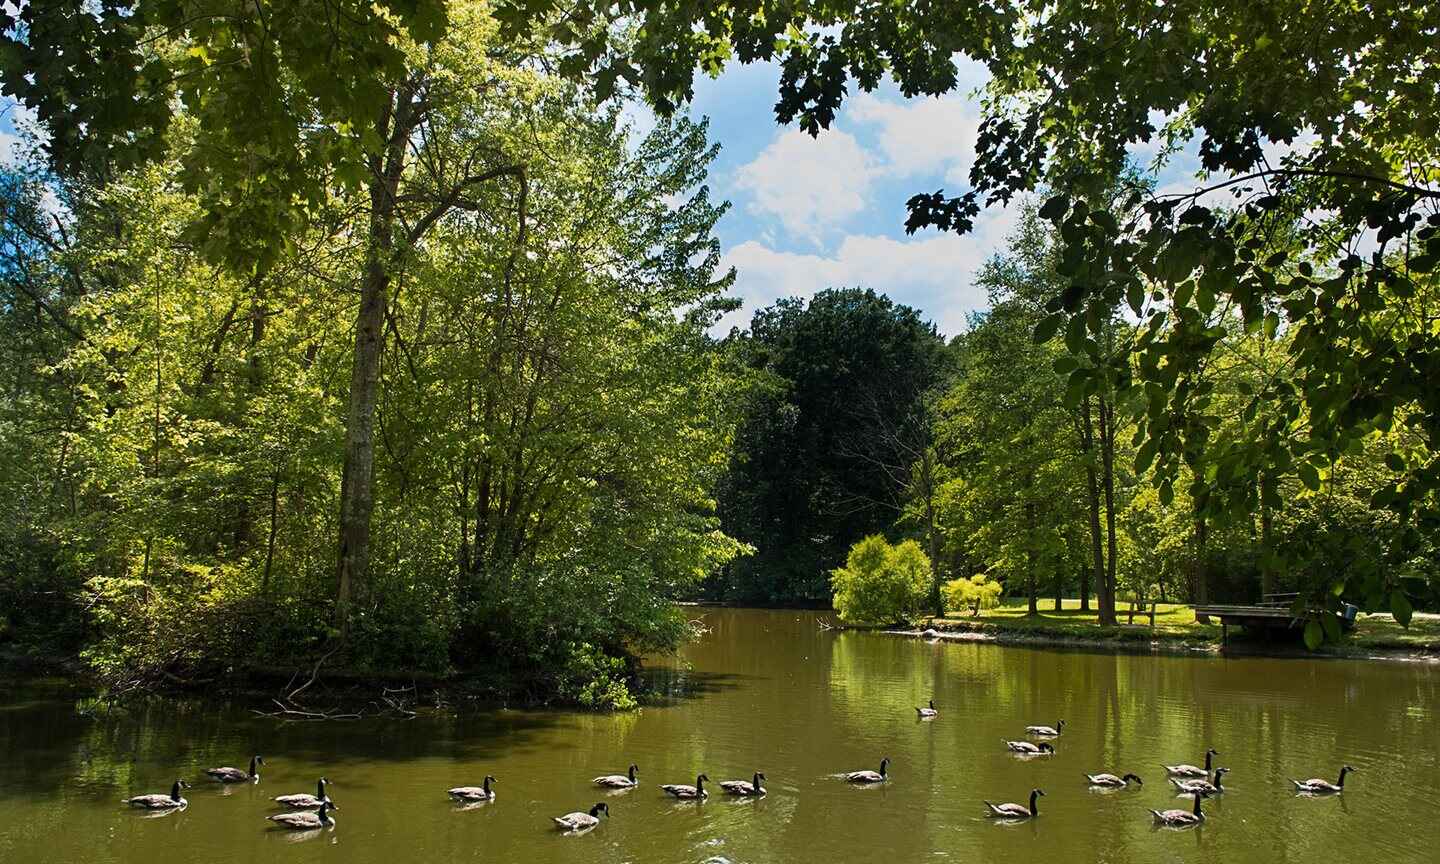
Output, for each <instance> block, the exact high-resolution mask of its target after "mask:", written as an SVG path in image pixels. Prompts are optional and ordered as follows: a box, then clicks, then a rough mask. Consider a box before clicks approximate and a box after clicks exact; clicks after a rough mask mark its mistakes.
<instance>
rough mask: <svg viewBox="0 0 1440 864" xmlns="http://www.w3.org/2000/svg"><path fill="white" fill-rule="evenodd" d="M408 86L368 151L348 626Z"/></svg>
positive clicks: (348, 468) (340, 616)
mask: <svg viewBox="0 0 1440 864" xmlns="http://www.w3.org/2000/svg"><path fill="white" fill-rule="evenodd" d="M412 95H413V94H412V93H411V92H410V91H409V89H408V87H407V88H401V90H400V91H398V92H395V93H392V94H391V102H390V103H388V104H387V105H386V107H385V108H384V109H383V110H382V111H381V113H380V117H379V118H378V120H377V123H376V131H377V132H378V133H379V137H380V140H382V141H385V142H386V143H387V147H386V152H385V153H384V154H383V155H374V156H372V157H371V158H370V159H369V163H370V171H371V177H372V180H371V182H370V224H369V236H368V237H367V242H366V249H365V272H364V274H363V276H362V278H361V282H360V308H359V311H358V312H357V313H356V319H355V356H354V363H353V365H352V367H351V370H350V409H349V413H348V415H347V416H346V422H345V465H344V469H343V472H342V474H341V480H340V554H339V560H338V568H337V569H338V571H339V572H338V578H337V586H336V591H335V626H336V628H337V629H339V630H340V631H341V633H342V634H343V633H346V632H347V631H348V626H349V618H350V603H351V600H352V595H353V593H354V592H355V590H356V586H357V585H358V586H363V585H364V584H365V581H366V577H367V575H368V573H369V568H370V517H371V514H372V513H373V512H374V509H375V405H376V403H377V402H378V400H379V395H380V354H381V351H382V350H383V348H384V339H385V311H386V304H387V303H388V302H389V292H390V267H391V264H392V260H393V253H394V230H395V194H396V190H397V189H398V187H399V185H400V176H401V174H402V172H403V170H404V167H405V150H406V147H407V146H408V145H409V141H408V140H407V139H408V134H409V131H410V127H409V126H408V125H407V115H408V112H409V110H410V109H409V107H408V105H409V101H410V98H411V96H412Z"/></svg>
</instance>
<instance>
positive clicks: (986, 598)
mask: <svg viewBox="0 0 1440 864" xmlns="http://www.w3.org/2000/svg"><path fill="white" fill-rule="evenodd" d="M940 592H941V593H942V594H943V595H944V597H945V611H947V612H958V611H959V610H961V609H966V608H968V609H969V610H970V614H971V615H979V614H980V610H981V609H994V608H995V607H996V606H999V605H1000V583H999V582H993V581H991V580H990V579H987V578H986V577H985V574H984V573H976V574H975V575H974V576H971V577H970V578H969V579H951V580H950V581H949V582H946V583H945V587H943V588H941V589H940Z"/></svg>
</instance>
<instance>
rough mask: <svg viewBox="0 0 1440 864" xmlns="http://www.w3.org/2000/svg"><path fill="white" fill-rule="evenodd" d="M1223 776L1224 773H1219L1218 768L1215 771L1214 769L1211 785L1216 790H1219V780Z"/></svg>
mask: <svg viewBox="0 0 1440 864" xmlns="http://www.w3.org/2000/svg"><path fill="white" fill-rule="evenodd" d="M1224 776H1225V772H1224V771H1221V770H1220V769H1219V768H1216V769H1215V779H1214V780H1212V781H1211V785H1213V786H1214V787H1215V788H1216V789H1219V788H1220V778H1222V777H1224Z"/></svg>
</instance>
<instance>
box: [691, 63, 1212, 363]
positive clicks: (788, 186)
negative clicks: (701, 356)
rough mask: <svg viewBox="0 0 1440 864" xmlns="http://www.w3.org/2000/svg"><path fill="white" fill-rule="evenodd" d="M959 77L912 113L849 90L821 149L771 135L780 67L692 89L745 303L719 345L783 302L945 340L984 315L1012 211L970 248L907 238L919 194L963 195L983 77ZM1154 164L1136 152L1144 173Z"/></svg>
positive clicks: (743, 70) (1183, 161)
mask: <svg viewBox="0 0 1440 864" xmlns="http://www.w3.org/2000/svg"><path fill="white" fill-rule="evenodd" d="M959 65H960V71H961V75H960V81H961V84H960V86H959V87H958V88H957V89H956V90H955V91H954V92H953V93H952V94H950V95H947V96H945V97H943V98H938V99H936V98H928V99H908V100H907V99H905V98H904V97H903V96H901V95H900V93H899V92H898V91H897V90H896V88H894V87H893V86H884V87H881V88H880V89H878V90H877V91H876V92H874V93H857V92H855V91H854V90H852V92H851V94H850V97H849V98H848V99H847V100H846V102H845V105H844V108H843V109H842V111H841V113H840V115H839V117H838V118H837V120H836V122H835V124H834V125H833V126H832V127H831V129H829V130H827V131H825V132H822V133H821V134H820V136H819V137H818V138H815V139H812V138H810V137H809V136H808V135H806V134H804V133H802V132H800V131H799V130H798V129H794V128H787V127H781V126H779V125H778V124H777V123H776V122H775V115H774V110H773V106H774V102H775V95H776V86H777V83H778V79H779V72H778V69H777V68H776V67H775V66H773V65H768V64H757V65H754V66H732V67H730V68H729V69H727V70H726V72H725V74H723V75H722V76H721V77H720V78H719V79H715V80H712V79H708V78H702V79H700V80H699V81H697V85H696V98H695V101H694V103H693V104H692V105H691V114H692V115H693V116H696V117H699V116H702V115H703V116H708V117H709V118H710V120H711V137H712V139H714V140H716V141H718V142H720V144H721V147H722V149H721V152H720V156H719V159H718V160H717V161H716V163H715V164H714V166H713V167H712V170H711V178H710V185H711V188H712V191H713V192H714V194H715V195H716V197H719V198H724V199H727V200H729V201H730V202H731V203H732V205H733V208H732V210H731V211H730V213H728V214H727V215H726V216H725V218H724V219H723V220H722V221H721V223H720V225H719V229H718V233H719V236H720V239H721V242H722V246H723V249H724V255H725V263H726V264H728V265H731V266H734V267H735V268H736V271H737V275H738V278H737V282H736V286H735V289H734V293H735V294H736V295H737V296H739V297H740V298H741V299H742V300H743V301H744V303H745V306H744V308H743V309H742V310H741V311H739V312H737V313H734V314H732V315H730V316H728V317H727V318H726V320H725V321H722V322H721V325H720V327H718V328H717V330H718V331H720V332H724V331H726V330H728V329H729V327H730V325H732V324H736V325H744V324H745V323H746V322H748V321H749V319H750V315H751V314H752V313H753V312H754V310H756V309H758V308H761V307H763V306H765V305H768V304H769V303H772V302H774V301H775V300H776V299H778V298H780V297H786V296H802V297H806V296H810V295H812V294H814V293H815V292H816V291H819V290H822V289H824V288H827V287H832V286H859V287H864V288H873V289H874V290H876V291H879V292H882V293H884V294H887V295H889V296H890V297H892V298H893V299H895V300H897V301H899V302H902V303H905V304H908V305H910V306H913V307H915V308H917V309H919V310H921V311H922V312H923V313H925V315H926V316H927V317H928V318H929V319H930V320H932V321H934V322H935V324H936V325H937V326H938V327H939V328H940V330H941V332H942V333H944V334H946V335H954V334H955V333H958V332H960V331H961V330H962V329H964V326H965V321H966V316H967V315H968V314H969V313H971V312H973V311H976V310H979V309H984V308H985V307H986V305H987V304H986V298H985V293H984V291H983V290H980V289H978V288H977V287H976V286H975V285H974V279H973V277H974V274H975V272H976V271H977V270H978V269H979V267H980V266H981V265H982V264H983V263H984V262H985V261H986V260H987V259H988V258H990V257H991V256H993V255H995V254H997V253H999V252H1001V251H1003V249H1004V247H1005V241H1006V239H1007V237H1008V235H1009V233H1010V231H1011V230H1012V228H1013V226H1014V223H1015V218H1016V212H1017V210H1018V207H1017V206H1016V205H1014V204H1012V205H1011V207H1009V208H1008V209H1007V208H998V207H997V208H991V209H988V210H986V211H984V212H983V213H982V215H981V217H980V219H979V220H978V221H977V223H976V228H975V231H974V232H972V233H971V234H968V235H966V236H963V237H961V236H957V235H953V234H939V233H937V232H935V231H928V232H922V233H919V234H916V235H913V236H908V237H907V236H906V234H905V231H904V227H903V226H904V223H905V216H906V212H905V201H906V200H907V199H908V198H909V197H910V196H911V195H913V194H914V193H916V192H933V191H935V190H936V189H941V188H943V189H945V190H947V191H948V192H950V193H951V194H958V193H960V192H963V191H964V190H965V189H966V188H968V184H967V182H966V177H967V175H968V173H969V170H970V165H971V162H972V161H973V158H974V151H975V138H976V134H977V129H978V120H979V116H980V104H979V100H978V98H977V97H976V96H975V91H976V90H977V89H978V88H979V87H980V86H982V85H983V83H984V82H985V80H986V77H987V76H986V74H985V72H984V70H983V68H981V67H979V66H978V65H976V64H970V63H968V61H963V60H962V61H961V62H960V64H959ZM1157 119H1158V118H1157ZM1155 152H1156V150H1155V148H1153V147H1137V148H1133V149H1132V155H1133V156H1134V157H1135V158H1136V159H1137V161H1139V162H1140V163H1141V164H1149V162H1150V160H1151V159H1153V157H1154V155H1155ZM1197 167H1198V160H1196V159H1195V157H1194V148H1193V146H1192V147H1188V148H1186V149H1185V150H1184V151H1182V152H1181V153H1178V154H1175V155H1174V156H1173V157H1172V158H1171V159H1170V160H1169V162H1168V164H1167V165H1166V167H1165V168H1164V170H1163V171H1162V172H1161V173H1160V175H1159V178H1158V179H1159V186H1160V188H1161V190H1162V191H1174V190H1178V189H1182V188H1183V189H1186V190H1189V189H1191V188H1193V187H1194V185H1195V181H1194V179H1193V178H1194V173H1195V170H1196V168H1197Z"/></svg>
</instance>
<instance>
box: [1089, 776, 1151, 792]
mask: <svg viewBox="0 0 1440 864" xmlns="http://www.w3.org/2000/svg"><path fill="white" fill-rule="evenodd" d="M1085 779H1086V780H1089V781H1090V785H1091V786H1106V787H1109V788H1112V789H1120V788H1123V787H1125V786H1129V785H1130V784H1131V783H1134V784H1135V785H1136V786H1144V785H1145V781H1144V780H1141V779H1140V777H1139V776H1138V775H1136V774H1126V775H1124V776H1121V777H1116V776H1115V775H1114V774H1086V775H1085Z"/></svg>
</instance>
